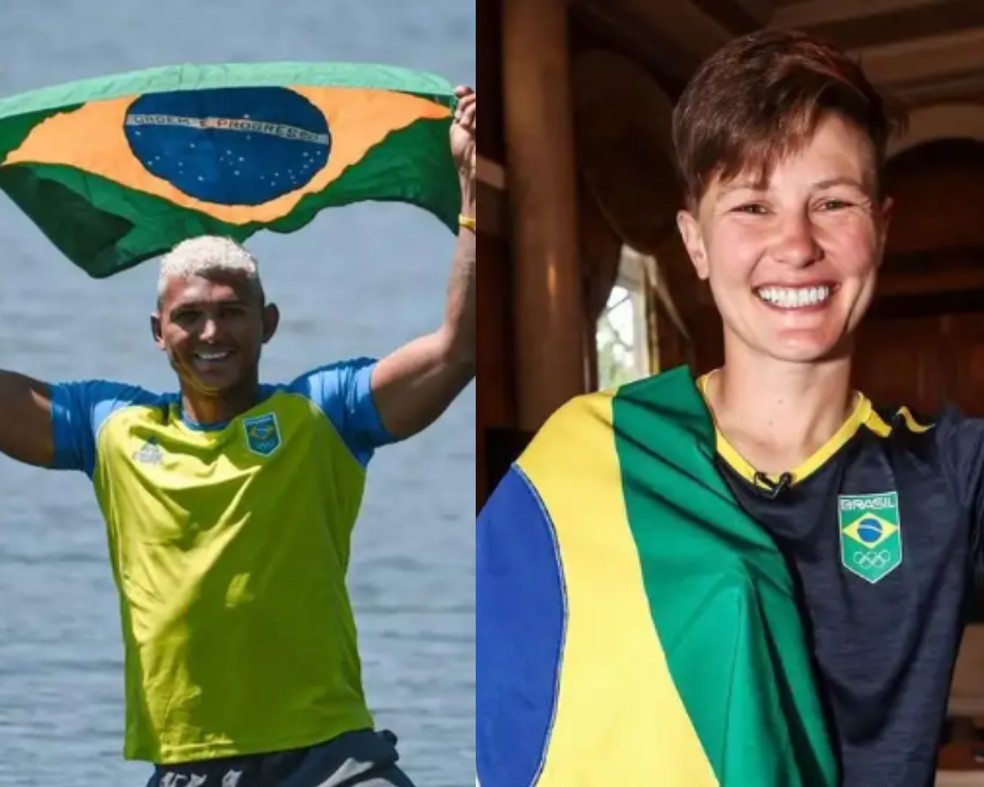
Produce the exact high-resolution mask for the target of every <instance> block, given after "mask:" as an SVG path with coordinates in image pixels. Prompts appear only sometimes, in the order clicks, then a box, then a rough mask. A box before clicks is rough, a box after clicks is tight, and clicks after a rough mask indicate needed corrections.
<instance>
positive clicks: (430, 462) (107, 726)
mask: <svg viewBox="0 0 984 787" xmlns="http://www.w3.org/2000/svg"><path fill="white" fill-rule="evenodd" d="M3 11H4V19H3V24H2V25H0V96H4V97H6V96H9V95H12V94H15V93H19V92H22V91H25V90H30V89H33V88H38V87H43V86H46V85H50V84H56V83H61V82H66V81H71V80H76V79H81V78H85V77H95V76H101V75H105V74H111V73H117V72H121V71H129V70H135V69H141V68H148V67H154V66H161V65H170V64H177V63H203V62H212V63H218V62H263V61H274V60H298V61H351V62H372V63H389V64H393V65H399V66H404V67H408V68H416V69H423V70H427V71H431V72H435V73H438V74H440V75H442V76H444V77H445V78H446V79H448V80H449V81H451V82H452V83H453V84H458V83H467V84H474V83H475V13H474V7H473V6H470V5H469V4H467V3H459V2H454V1H453V0H424V2H417V3H400V2H396V0H362V2H358V3H352V2H342V0H286V1H285V2H261V0H239V2H237V3H235V4H232V3H220V2H207V1H205V0H169V2H167V3H160V2H151V1H150V0H126V1H125V2H123V1H122V0H99V2H95V0H88V2H86V0H45V2H43V3H37V2H29V0H5V2H4V3H3ZM247 246H248V247H249V248H250V250H251V251H253V252H254V253H255V254H256V255H257V256H258V257H259V259H260V261H261V264H262V265H263V271H264V273H263V275H264V279H265V284H266V288H267V291H268V294H269V296H270V297H271V298H272V299H274V300H276V301H277V302H278V303H279V305H280V307H281V311H282V314H283V320H282V323H281V328H280V332H279V334H278V336H277V337H276V339H275V340H274V341H273V342H272V343H271V344H269V345H267V348H266V350H265V357H264V363H263V367H262V369H263V378H264V380H265V381H268V382H275V381H281V380H286V379H290V378H292V377H293V376H295V375H297V374H299V373H301V372H303V371H306V370H308V369H311V368H314V367H316V366H319V365H322V364H324V363H328V362H331V361H333V360H338V359H342V358H346V357H350V356H356V355H377V356H378V355H381V354H385V353H386V352H388V351H390V350H392V349H394V348H395V347H396V346H398V345H399V344H401V343H402V342H404V341H407V340H409V339H411V338H413V337H415V336H417V335H418V334H420V333H422V332H425V331H429V330H432V329H433V328H435V327H436V326H437V324H438V323H439V320H440V318H441V316H442V309H443V303H444V293H445V282H446V276H447V273H448V270H449V266H450V259H451V254H452V251H453V246H454V238H453V236H452V235H451V233H449V232H448V230H447V229H445V228H444V227H442V226H441V225H439V223H438V222H437V220H436V219H434V218H433V217H431V216H430V215H428V214H426V213H424V212H423V211H420V210H417V209H415V208H412V207H410V206H405V205H395V204H378V205H377V204H363V205H357V206H352V207H346V208H342V209H337V210H331V211H326V212H323V213H322V214H320V215H319V216H318V218H317V219H316V220H315V221H314V222H313V223H312V224H311V225H309V226H308V227H307V228H305V229H304V230H302V231H300V232H298V233H295V234H293V235H286V236H280V235H273V234H261V235H257V236H254V238H253V239H252V240H251V241H250V242H249V243H248V244H247ZM155 285H156V265H155V263H154V262H148V263H144V264H143V265H141V266H139V267H138V268H136V269H134V270H131V271H128V272H126V273H123V274H120V275H118V276H116V277H113V278H111V279H108V280H104V281H94V280H90V279H88V278H87V277H86V276H85V274H83V273H82V272H81V271H79V270H78V269H76V268H75V267H74V266H72V265H71V264H70V263H69V262H68V261H67V260H65V259H64V258H62V257H60V256H59V254H58V253H57V251H56V250H55V249H54V248H53V247H52V246H51V245H50V244H49V243H48V242H47V241H46V240H45V238H44V237H43V236H42V235H41V233H40V232H39V231H38V230H37V229H36V228H35V227H34V226H33V225H31V224H30V223H29V222H28V221H27V220H26V219H25V218H24V217H23V216H22V215H21V214H20V213H19V212H18V211H17V210H16V208H15V207H14V206H13V204H12V203H10V202H9V201H8V200H7V199H6V198H5V197H3V196H0V366H2V367H3V368H5V369H12V370H16V371H20V372H23V373H26V374H29V375H32V376H36V377H39V378H41V379H45V380H52V381H56V380H72V379H88V378H94V377H102V378H108V379H114V380H124V381H127V382H132V383H136V384H140V385H143V386H145V387H147V388H150V389H152V390H172V389H173V387H174V381H173V379H172V378H173V375H172V373H171V371H170V369H169V367H168V366H167V363H166V361H165V359H164V357H163V355H162V354H160V353H159V352H158V351H157V350H156V348H155V347H154V346H153V344H152V342H151V336H150V331H149V327H148V315H149V314H150V312H151V310H152V309H153V306H154V297H155ZM474 423H475V396H474V386H473V387H471V388H469V389H468V390H467V391H466V392H465V394H464V395H463V396H462V397H461V398H460V399H459V400H458V402H457V403H456V404H455V405H454V406H453V408H452V409H451V410H450V411H449V412H448V413H447V414H446V415H445V416H444V418H443V419H442V420H441V421H440V422H439V423H437V424H436V425H435V426H433V427H432V428H431V429H430V430H428V431H427V432H425V433H424V434H422V435H420V436H418V437H417V438H415V439H413V440H410V441H408V442H407V443H404V444H402V445H397V446H393V447H391V448H387V449H385V450H383V451H380V452H379V453H378V454H377V455H376V458H375V459H374V460H373V464H372V465H371V467H370V473H369V480H368V487H367V492H366V500H365V505H364V506H363V510H362V516H361V519H360V522H359V524H358V526H357V528H356V536H355V541H354V556H353V564H352V566H351V569H350V572H349V587H350V588H351V591H352V594H353V598H354V602H355V607H356V618H357V621H358V624H359V634H360V645H361V651H362V656H363V662H364V675H365V682H366V691H367V694H368V699H369V704H370V707H371V709H372V710H373V712H374V713H375V714H376V719H377V723H378V725H379V726H380V727H388V728H390V729H392V730H394V731H395V732H396V733H397V734H398V735H399V737H400V739H401V747H400V748H401V753H402V763H403V765H404V767H405V769H406V771H407V772H408V774H410V776H411V777H412V778H414V779H415V780H416V783H417V784H419V785H427V786H428V787H461V786H462V785H467V784H471V783H473V782H474V775H473V774H474V578H473V577H474V573H473V569H474V537H473V527H474V525H473V512H474V510H475V504H476V501H475V495H474V485H473V483H472V479H473V478H474V472H475V443H474V430H473V425H474ZM0 503H2V514H0V787H33V786H34V785H38V786H39V787H40V786H41V785H43V786H44V787H51V785H58V786H59V787H96V786H97V785H98V786H100V787H101V786H102V785H106V786H107V787H124V785H143V784H145V783H146V780H147V779H148V778H149V776H150V768H149V767H148V766H147V765H146V764H142V763H140V764H138V763H126V762H124V761H123V759H122V725H123V705H122V696H123V692H122V689H123V666H122V644H121V636H120V624H119V614H118V604H117V598H116V590H115V587H114V585H113V581H112V576H111V572H110V565H109V560H108V556H107V547H106V539H105V531H104V525H103V522H102V519H101V517H100V514H99V511H98V508H97V506H96V502H95V499H94V496H93V494H92V491H91V486H90V484H89V482H88V479H86V478H85V477H84V476H83V475H81V474H74V473H72V474H67V473H54V472H44V471H40V470H35V469H31V468H26V467H21V466H19V465H17V464H15V463H13V462H11V461H9V460H5V459H2V458H0Z"/></svg>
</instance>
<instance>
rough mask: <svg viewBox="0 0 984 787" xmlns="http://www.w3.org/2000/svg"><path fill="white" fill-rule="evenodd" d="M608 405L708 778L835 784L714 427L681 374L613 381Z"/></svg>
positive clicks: (653, 590) (761, 548)
mask: <svg viewBox="0 0 984 787" xmlns="http://www.w3.org/2000/svg"><path fill="white" fill-rule="evenodd" d="M613 410H614V427H615V440H616V449H617V453H618V457H619V462H620V468H621V474H622V485H623V493H624V497H625V505H626V511H627V516H628V520H629V526H630V528H631V530H632V535H633V538H634V540H635V544H636V547H637V549H638V552H639V561H640V565H641V568H642V573H643V580H644V584H645V588H646V594H647V597H648V601H649V607H650V610H651V613H652V616H653V622H654V624H655V627H656V630H657V632H658V633H659V638H660V642H661V644H662V647H663V651H664V652H665V654H666V657H667V661H668V665H669V669H670V673H671V675H672V676H673V680H674V683H675V685H676V687H677V690H678V691H679V693H680V696H681V698H682V699H683V702H684V705H685V707H686V709H687V712H688V714H689V716H690V718H691V720H692V722H693V724H694V727H695V729H696V731H697V735H698V737H699V739H700V741H701V744H702V745H703V747H704V751H705V753H706V755H707V757H708V759H709V760H710V762H711V765H712V767H713V768H714V772H715V774H716V775H717V777H718V780H719V781H720V783H721V784H722V785H727V786H731V785H734V786H735V787H738V786H739V785H740V786H742V787H743V786H744V785H752V784H754V785H756V787H831V786H832V785H835V784H836V783H837V767H836V761H835V759H834V755H833V752H832V749H831V746H830V742H829V740H828V737H827V731H826V729H825V725H824V720H823V714H822V711H821V706H820V702H819V698H818V695H817V691H816V687H815V684H814V679H813V673H812V665H811V660H810V656H809V652H808V650H807V645H806V639H805V635H804V631H803V626H802V622H801V620H800V616H799V611H798V609H797V606H796V603H795V600H794V595H793V588H792V583H791V579H790V577H789V574H788V571H787V569H786V566H785V563H784V561H783V558H782V556H781V554H780V553H779V551H778V550H777V549H776V548H775V546H774V545H773V543H772V541H771V539H770V538H769V536H768V535H767V534H766V533H765V531H764V530H762V528H761V527H760V526H759V525H757V524H756V523H755V522H754V521H752V520H751V519H750V518H749V517H748V516H747V515H745V514H744V512H743V511H742V510H741V509H740V508H739V507H738V506H737V504H736V502H735V500H734V498H733V497H732V495H731V493H730V490H729V489H728V488H727V485H726V484H725V482H724V480H723V479H722V478H721V477H720V475H719V474H718V473H717V470H716V469H715V467H714V463H713V457H714V451H715V448H714V445H715V436H714V428H713V425H712V422H711V419H710V416H709V414H708V412H707V409H706V407H705V405H704V403H703V400H702V399H701V398H700V395H699V394H698V392H697V390H696V388H695V386H694V383H693V380H692V378H691V377H690V375H689V372H688V371H687V370H686V369H685V368H681V369H677V370H674V371H671V372H666V373H663V374H661V375H659V376H657V377H654V378H650V379H648V380H644V381H641V382H639V383H634V384H631V385H627V386H623V387H622V388H620V389H619V390H618V391H617V394H616V396H615V399H614V402H613Z"/></svg>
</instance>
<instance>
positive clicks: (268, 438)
mask: <svg viewBox="0 0 984 787" xmlns="http://www.w3.org/2000/svg"><path fill="white" fill-rule="evenodd" d="M243 429H245V430H246V445H248V446H249V450H250V451H252V452H253V453H254V454H259V455H260V456H270V454H272V453H273V452H274V451H276V450H277V449H278V448H280V442H281V440H280V426H279V425H278V424H277V416H275V415H274V414H273V413H267V414H266V415H257V416H254V417H252V418H244V419H243Z"/></svg>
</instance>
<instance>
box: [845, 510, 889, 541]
mask: <svg viewBox="0 0 984 787" xmlns="http://www.w3.org/2000/svg"><path fill="white" fill-rule="evenodd" d="M898 529H899V528H898V525H893V524H892V523H891V522H886V521H885V520H884V519H882V518H881V517H878V516H875V515H874V514H865V515H864V516H862V517H861V518H860V519H856V520H855V521H854V522H852V523H851V524H850V525H848V526H847V527H845V528H844V534H845V535H847V536H850V537H851V538H853V539H854V540H855V541H857V542H858V543H859V544H861V545H863V546H865V547H868V548H869V549H874V548H875V547H877V546H878V545H880V544H882V543H883V542H884V541H886V540H887V539H889V538H890V537H891V536H892V535H893V534H894V533H895V532H896V531H897V530H898Z"/></svg>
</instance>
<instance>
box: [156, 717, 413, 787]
mask: <svg viewBox="0 0 984 787" xmlns="http://www.w3.org/2000/svg"><path fill="white" fill-rule="evenodd" d="M398 759H399V755H398V754H397V752H396V736H395V735H394V734H393V733H391V732H389V731H388V730H384V731H382V732H373V731H372V730H358V731H356V732H347V733H345V734H344V735H340V736H339V737H337V738H334V739H333V740H330V741H328V742H327V743H322V744H318V745H316V746H308V747H306V748H303V749H292V750H290V751H283V752H276V753H274V754H253V755H248V756H243V757H226V758H223V759H219V760H201V761H199V762H190V763H182V764H179V765H159V766H158V767H157V768H156V770H155V771H154V775H153V776H152V777H151V779H150V781H149V782H148V783H147V787H413V783H412V782H411V781H410V779H408V778H407V776H406V774H404V773H403V771H401V770H400V769H399V768H398V767H397V766H396V761H397V760H398Z"/></svg>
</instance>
